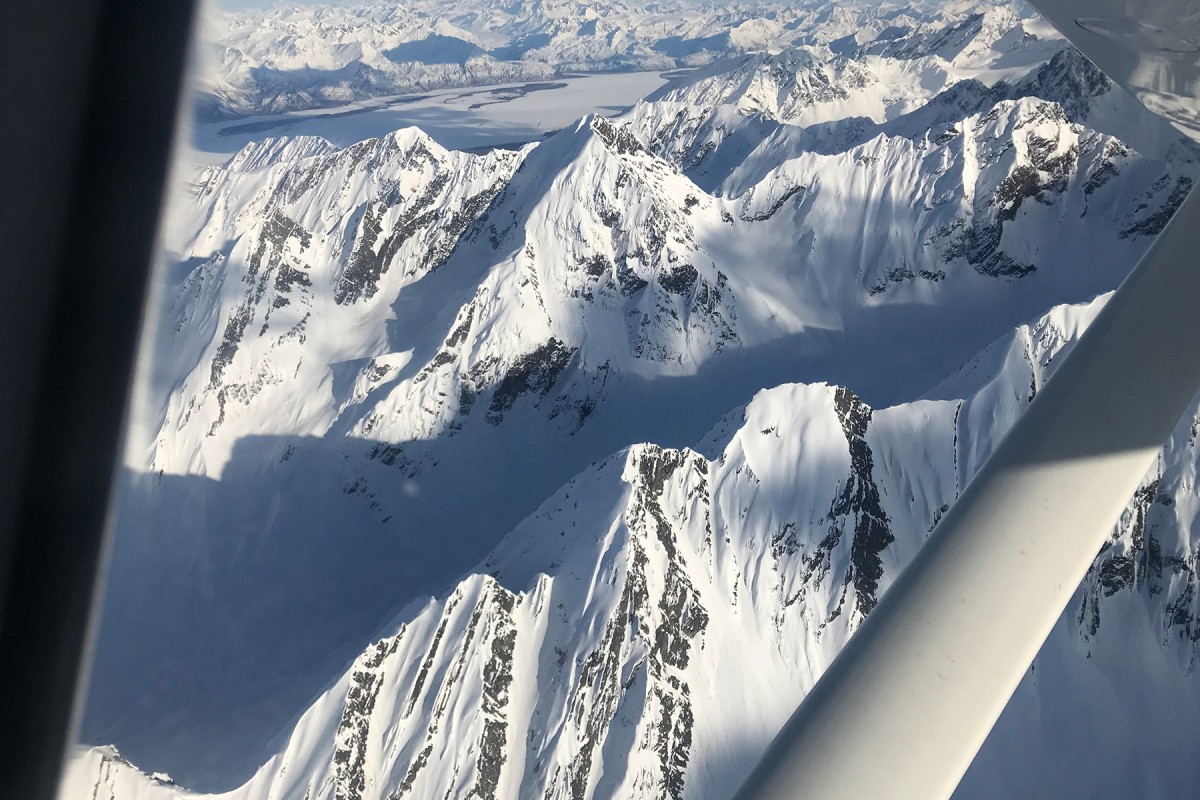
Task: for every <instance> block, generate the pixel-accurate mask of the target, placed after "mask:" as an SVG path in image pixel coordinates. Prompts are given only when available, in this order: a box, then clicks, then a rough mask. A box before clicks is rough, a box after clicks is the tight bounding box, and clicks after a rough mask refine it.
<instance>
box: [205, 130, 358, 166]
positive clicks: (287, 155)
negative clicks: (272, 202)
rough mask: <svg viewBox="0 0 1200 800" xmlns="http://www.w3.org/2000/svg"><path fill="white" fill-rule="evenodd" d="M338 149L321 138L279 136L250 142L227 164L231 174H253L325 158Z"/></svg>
mask: <svg viewBox="0 0 1200 800" xmlns="http://www.w3.org/2000/svg"><path fill="white" fill-rule="evenodd" d="M335 150H337V148H336V147H335V146H334V145H333V144H331V143H330V142H329V141H327V140H326V139H323V138H321V137H320V136H278V137H274V138H269V139H261V140H259V141H256V142H250V143H249V144H247V145H246V146H245V147H243V148H242V149H241V150H239V151H237V152H236V153H234V154H233V156H232V157H231V158H230V159H229V160H228V161H227V162H225V165H224V169H226V170H228V171H229V172H253V171H255V170H259V169H265V168H267V167H270V166H274V165H275V164H282V163H286V162H289V161H299V160H300V159H302V158H309V157H311V156H323V155H327V154H329V153H332V152H334V151H335Z"/></svg>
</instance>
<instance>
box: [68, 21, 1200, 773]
mask: <svg viewBox="0 0 1200 800" xmlns="http://www.w3.org/2000/svg"><path fill="white" fill-rule="evenodd" d="M1024 24H1025V23H1022V25H1024ZM796 30H797V32H799V29H796ZM981 30H982V28H981ZM805 35H808V34H805ZM897 36H898V35H897ZM893 38H897V37H893ZM1001 38H1003V37H1001ZM480 41H483V40H482V39H481V40H480ZM484 44H486V42H484ZM481 46H482V45H481ZM487 46H492V45H487ZM803 52H804V53H807V54H809V55H812V54H814V53H818V52H820V53H823V52H824V51H821V50H820V45H819V43H817V44H814V45H812V46H809V48H808V49H807V50H805V51H803ZM789 57H790V56H789ZM825 57H826V56H824V55H821V58H825ZM786 58H788V57H781V59H780V63H789V62H787V60H786ZM870 58H875V59H877V60H878V61H879V62H880V63H882V62H883V59H882V57H876V56H871V57H870ZM1038 58H1041V56H1040V55H1039V56H1038ZM1048 58H1049V60H1048V61H1046V65H1045V67H1044V68H1043V67H1038V66H1037V64H1035V65H1034V66H1033V67H1030V69H1032V70H1033V72H1024V73H1021V77H1018V78H1015V79H1013V80H1014V81H1016V82H1017V83H1014V84H1011V85H1017V84H1018V83H1019V82H1021V81H1025V80H1028V81H1029V83H1028V84H1027V91H1025V93H1024V94H1022V95H1021V96H1018V97H1014V96H1010V95H1009V94H1007V93H1005V94H1003V95H1002V96H1001V95H995V96H993V95H992V94H991V91H992V90H991V89H988V88H987V86H986V85H985V84H983V82H982V81H979V82H977V83H967V82H963V81H960V82H959V83H958V84H955V85H953V86H951V88H950V89H949V90H946V91H947V92H953V91H954V90H955V87H956V86H957V87H961V88H960V89H959V91H960V92H961V96H960V97H959V100H961V102H959V101H958V100H955V99H954V98H953V97H951V96H950V95H948V94H946V93H945V92H943V93H942V94H940V95H939V94H937V92H939V91H941V89H940V88H938V87H939V86H940V84H938V85H932V86H930V87H927V88H923V89H921V91H922V92H924V94H923V95H921V97H922V98H923V99H921V100H920V103H919V104H918V103H917V100H916V99H914V100H913V104H914V106H915V107H914V110H913V111H911V112H909V113H907V114H904V115H900V116H897V117H895V118H894V119H891V120H887V119H885V120H884V121H882V122H880V123H878V124H879V125H880V126H881V130H880V131H877V132H876V133H875V134H873V135H872V136H870V137H868V138H866V139H865V140H863V141H861V142H858V143H855V144H853V145H850V146H845V147H836V148H816V149H814V148H809V147H800V146H796V145H795V142H796V141H801V140H803V137H804V136H805V135H807V134H805V133H804V131H812V130H814V128H815V127H818V126H809V127H808V128H806V129H803V131H801V129H799V128H798V127H797V126H787V125H780V124H779V123H777V122H773V121H770V120H765V119H764V118H763V117H762V116H745V115H743V114H742V113H740V112H739V111H738V110H737V109H738V100H737V98H738V96H739V95H738V94H737V92H736V91H734V92H730V93H723V94H721V98H722V102H721V104H720V105H718V107H717V114H718V115H720V118H721V119H722V120H728V121H729V122H730V125H731V127H736V128H737V131H736V133H737V136H736V137H735V138H738V137H740V140H741V141H742V142H743V143H744V144H746V145H748V147H747V148H746V149H745V151H744V152H742V151H737V152H736V153H735V151H733V150H729V149H723V150H721V151H720V152H719V153H715V154H713V155H711V156H709V159H710V160H713V161H721V162H722V163H723V164H724V165H725V166H724V167H723V168H722V169H723V170H724V171H725V173H726V174H725V175H724V176H723V177H722V178H721V180H720V181H719V182H717V181H714V178H713V176H715V175H717V174H718V172H720V170H717V169H715V168H714V169H713V170H712V171H710V172H709V173H705V171H704V168H707V167H704V168H700V169H695V168H692V167H690V166H687V165H686V164H685V165H684V168H683V169H682V170H681V169H680V162H679V161H678V160H676V155H675V154H674V153H675V151H674V150H672V149H671V148H665V149H662V148H659V147H658V146H652V147H648V146H646V144H645V143H649V142H651V141H652V140H651V139H649V138H642V136H643V133H644V131H645V130H646V128H645V127H644V126H642V124H641V122H639V120H641V119H643V118H642V117H638V116H636V115H635V116H634V117H633V118H632V119H631V121H630V122H629V123H625V122H622V121H619V120H618V121H610V120H605V119H602V118H598V117H595V118H588V119H586V120H584V121H582V122H581V123H579V124H578V125H576V126H572V127H571V128H570V129H567V130H564V131H562V132H560V133H559V134H558V135H557V136H555V137H552V138H550V139H548V140H546V141H544V142H542V143H539V144H538V145H536V146H530V147H526V148H525V149H523V150H522V151H520V152H517V153H505V152H501V151H495V152H492V153H490V154H487V155H482V156H480V155H470V154H465V153H458V152H453V151H447V150H444V149H442V148H440V147H438V146H437V145H436V144H435V143H433V142H432V141H430V140H429V139H428V138H427V137H425V136H424V135H422V134H420V133H419V132H417V131H415V130H404V131H399V132H397V133H395V134H392V135H390V136H388V137H384V138H382V139H377V140H371V141H368V142H364V143H361V144H359V145H355V146H353V147H349V148H345V149H342V150H336V149H333V148H332V147H330V146H329V145H328V144H327V143H324V142H322V141H320V140H316V139H312V138H293V139H282V140H268V141H264V142H262V143H259V144H257V145H255V146H251V147H249V148H247V149H246V150H244V151H243V152H242V153H240V154H238V156H236V157H235V158H234V159H233V160H232V162H231V163H230V164H229V165H226V166H225V167H223V168H213V169H209V170H207V171H206V172H204V173H203V174H202V175H201V176H200V178H199V180H198V181H197V184H196V195H195V197H194V198H193V199H192V200H190V201H189V211H188V213H187V214H186V215H185V216H186V217H187V219H184V220H182V221H180V223H179V225H178V226H177V228H178V229H179V230H181V231H182V232H183V233H182V235H181V237H180V239H179V243H178V264H177V265H176V266H175V267H174V268H173V271H172V275H171V281H170V283H171V287H170V292H169V297H168V303H167V308H166V313H165V314H164V317H163V319H162V323H161V335H160V340H161V341H162V342H163V345H162V350H161V352H160V354H159V360H158V368H157V371H156V382H155V387H154V394H153V397H152V400H151V402H149V403H148V404H147V412H146V414H145V418H144V419H143V420H141V422H142V423H144V424H143V425H142V426H141V427H142V430H143V431H144V434H145V435H144V437H143V439H142V440H141V442H140V445H138V446H135V447H134V448H132V449H131V451H130V457H129V463H130V470H131V471H130V474H129V476H128V480H127V481H126V485H125V486H124V487H123V494H122V512H121V516H120V520H119V522H118V527H119V532H118V537H117V543H116V558H115V561H114V567H113V570H114V573H113V574H114V578H113V580H112V582H111V583H110V594H109V596H108V599H107V604H106V612H105V619H104V631H105V632H104V633H103V634H102V637H101V640H100V644H99V649H98V653H97V661H96V676H97V677H96V679H95V684H94V685H95V690H94V692H93V695H92V700H91V705H90V710H89V713H88V716H87V718H86V720H85V727H84V731H85V736H86V737H87V740H88V741H90V742H94V743H103V742H116V743H117V744H118V746H119V747H120V748H121V750H122V751H123V752H125V753H126V754H127V755H128V756H129V757H130V758H132V759H133V760H134V761H135V762H137V763H139V764H143V765H145V766H148V767H151V768H153V769H166V770H167V771H169V772H171V773H172V774H175V775H177V776H178V777H180V779H181V780H184V781H185V782H186V783H188V784H190V785H194V786H197V787H203V788H206V789H214V788H229V787H232V786H235V785H239V784H241V783H243V782H244V781H245V779H246V778H247V777H248V776H249V775H250V773H251V772H252V771H253V769H255V768H256V767H257V766H258V765H259V764H260V763H261V762H262V760H264V759H265V758H266V757H268V756H269V755H270V754H271V753H273V752H274V751H275V748H274V744H272V743H270V742H269V739H270V736H271V735H272V734H274V733H275V732H277V731H280V730H284V729H286V728H287V727H288V724H289V722H291V721H294V717H295V714H296V712H297V710H298V709H300V708H302V707H304V705H305V704H306V703H307V702H309V701H310V700H311V698H312V697H313V696H315V695H316V694H318V693H319V692H320V691H321V690H322V689H323V688H324V687H325V685H326V683H327V682H328V678H329V676H330V675H332V674H335V673H337V672H338V671H339V670H340V669H341V668H342V666H344V664H345V663H348V661H349V660H351V659H352V658H353V657H354V655H355V654H356V653H358V652H359V651H361V650H362V648H363V647H364V646H365V645H366V643H367V642H368V641H369V639H370V637H372V636H373V635H374V634H375V633H376V632H377V631H378V629H379V625H380V623H381V621H382V620H384V619H388V618H390V617H391V616H393V615H394V614H395V613H396V612H397V611H399V610H400V609H401V608H403V607H404V606H406V605H407V604H408V603H409V602H410V601H411V600H413V599H414V598H416V597H420V596H424V595H438V596H443V595H444V594H445V591H446V589H447V587H450V586H453V585H454V584H455V583H456V581H458V579H459V578H460V577H461V576H462V575H463V574H464V573H465V572H466V571H468V570H469V569H470V568H471V567H472V566H473V565H475V564H477V563H479V562H480V561H481V560H482V559H484V558H485V557H486V556H487V554H488V553H489V552H490V551H491V550H492V549H493V548H494V547H495V545H496V544H497V542H498V541H499V540H500V539H501V538H502V537H503V536H504V535H505V534H506V533H507V532H508V531H509V530H511V529H512V528H513V527H514V526H515V525H517V524H518V523H519V522H520V521H521V520H522V519H523V518H525V517H526V516H527V515H528V514H529V512H530V511H531V510H532V509H534V508H535V507H537V505H538V504H539V503H540V502H541V501H542V500H544V498H545V497H546V496H548V495H550V494H551V493H553V492H554V490H555V488H556V487H558V486H560V485H561V484H562V482H563V480H564V479H565V478H566V476H569V475H573V474H577V473H579V472H580V471H581V470H584V469H585V468H587V466H588V465H589V464H591V463H593V462H595V461H598V460H600V459H602V458H604V457H605V456H606V455H607V454H610V453H612V452H614V451H616V450H618V449H620V448H622V447H626V446H628V445H630V444H631V443H634V442H657V443H659V444H660V445H661V446H663V447H674V448H682V447H685V446H687V445H689V444H692V443H694V442H696V441H697V440H698V439H699V438H700V437H701V436H702V435H703V432H704V431H705V430H706V429H707V428H708V427H709V426H710V425H711V424H712V421H713V420H714V419H716V418H717V417H719V416H720V415H721V414H722V413H724V412H725V411H726V410H727V409H728V408H730V407H733V406H735V405H738V404H740V403H744V402H745V400H746V398H747V397H749V396H751V395H753V394H754V392H756V391H758V390H759V389H762V388H764V387H771V386H776V385H779V384H783V383H788V382H793V381H804V382H810V383H815V382H820V381H828V382H836V383H839V384H843V385H847V386H851V387H853V389H854V391H855V392H856V393H857V394H858V396H860V397H862V398H864V400H865V401H866V402H870V403H873V404H875V405H877V406H883V405H889V404H893V403H895V402H897V401H908V400H912V399H913V398H914V397H917V396H919V395H921V394H922V393H924V392H925V391H926V390H927V389H928V388H929V386H931V385H932V384H933V383H934V382H936V380H938V379H940V378H941V377H942V376H944V375H945V374H946V373H947V372H948V371H950V370H951V369H953V368H954V366H956V365H957V364H959V363H961V362H962V361H964V360H966V359H968V358H970V357H971V356H972V355H973V354H974V353H975V352H976V351H977V350H978V349H979V348H980V347H982V346H983V345H985V344H986V343H987V342H988V341H990V340H991V339H992V338H994V337H995V336H996V335H997V334H998V333H1000V332H1002V331H1004V330H1005V329H1009V328H1011V327H1012V326H1013V325H1015V324H1017V323H1019V322H1020V321H1021V320H1022V319H1026V318H1029V317H1031V316H1036V315H1037V314H1040V313H1042V312H1043V311H1044V310H1045V309H1046V307H1047V306H1048V305H1049V304H1051V303H1054V302H1060V301H1079V300H1082V299H1087V298H1090V297H1092V296H1093V295H1094V294H1095V293H1097V292H1100V291H1105V290H1108V289H1111V288H1112V287H1113V286H1115V285H1116V284H1117V282H1118V281H1119V280H1120V278H1121V277H1122V276H1123V275H1124V274H1125V273H1126V272H1127V270H1128V269H1129V268H1130V266H1131V265H1132V264H1133V263H1134V261H1135V260H1136V258H1137V257H1138V256H1139V255H1140V253H1141V252H1142V251H1143V250H1144V248H1145V247H1146V246H1147V245H1148V243H1149V241H1150V237H1151V234H1153V233H1154V232H1155V231H1156V230H1157V229H1159V228H1160V227H1161V225H1162V224H1164V222H1165V219H1166V217H1167V216H1168V215H1169V213H1170V211H1171V210H1172V209H1173V207H1174V206H1173V204H1175V203H1177V202H1178V199H1179V197H1181V193H1182V191H1183V190H1184V187H1185V186H1186V185H1187V184H1186V181H1187V180H1190V179H1192V178H1193V177H1194V164H1192V163H1191V162H1190V161H1189V160H1188V157H1189V154H1188V153H1187V152H1186V151H1182V150H1179V149H1178V148H1175V149H1172V148H1170V147H1166V148H1163V149H1162V151H1161V152H1159V151H1155V152H1152V153H1150V154H1145V153H1142V152H1140V151H1139V150H1138V149H1137V148H1134V147H1130V146H1129V145H1128V143H1127V142H1124V141H1123V140H1121V139H1120V137H1119V136H1116V137H1115V138H1114V134H1112V133H1111V132H1099V131H1097V130H1095V129H1093V128H1090V127H1089V125H1090V120H1091V119H1092V118H1093V116H1094V115H1096V114H1098V112H1097V111H1096V109H1097V108H1099V107H1100V106H1101V105H1103V104H1104V103H1107V102H1109V98H1110V97H1111V93H1104V92H1100V93H1099V94H1096V91H1097V90H1098V87H1097V86H1096V85H1094V83H1090V82H1089V81H1088V80H1087V77H1088V75H1087V73H1086V72H1079V71H1078V70H1076V69H1075V68H1074V67H1072V63H1071V62H1070V61H1069V60H1067V59H1068V57H1066V56H1064V57H1063V58H1062V59H1058V58H1055V57H1048ZM892 61H899V60H898V59H892ZM734 63H735V64H736V62H734ZM792 63H795V64H797V69H800V68H801V67H800V66H799V63H800V62H792ZM821 63H823V62H820V61H819V59H818V60H816V61H806V62H804V65H803V69H805V70H810V71H811V70H814V69H815V70H821V69H824V67H822V66H821ZM847 63H849V62H847ZM862 63H867V62H862ZM906 63H908V62H906ZM1038 63H1041V62H1038ZM1078 66H1079V65H1078V64H1076V65H1075V67H1078ZM731 69H736V67H731ZM709 74H710V77H711V76H712V75H713V74H715V73H709ZM806 74H807V73H806ZM1051 77H1053V79H1050V78H1051ZM738 80H740V79H738ZM805 80H809V78H805ZM1005 80H1006V81H1007V80H1008V78H1006V79H1005ZM730 82H731V83H733V84H734V85H736V86H740V85H741V84H740V83H738V82H737V80H735V79H734V78H731V79H730ZM807 85H809V86H812V85H813V84H812V81H811V80H809V83H808V84H807ZM997 85H998V84H996V83H994V84H992V87H993V88H994V87H995V86H997ZM1021 85H1025V84H1021ZM1006 91H1007V90H1006ZM1038 92H1042V93H1044V94H1047V95H1050V99H1049V100H1046V99H1040V98H1038V97H1037V93H1038ZM915 97H916V96H915V95H914V98H915ZM939 98H940V99H939ZM1106 107H1108V106H1106ZM1111 107H1112V108H1114V109H1119V106H1118V105H1116V104H1113V105H1112V106H1111ZM1064 109H1071V110H1070V112H1069V113H1068V111H1064ZM1085 112H1086V113H1087V115H1088V116H1087V118H1086V119H1084V118H1083V116H1082V115H1083V114H1084V113H1085ZM638 113H639V114H641V113H644V114H645V115H646V116H645V118H644V119H646V120H663V119H667V118H668V116H669V115H670V114H674V113H675V109H674V108H672V106H671V104H670V101H667V100H659V101H654V102H651V103H647V104H645V105H644V106H642V107H641V109H639V111H638ZM1114 114H1115V116H1114V119H1117V118H1119V117H1120V114H1116V113H1115V112H1114ZM1073 115H1074V116H1073ZM835 122H836V121H835ZM872 124H876V123H872ZM1139 125H1140V123H1139V122H1138V121H1137V119H1136V118H1135V119H1133V121H1132V122H1130V121H1126V122H1125V123H1124V127H1123V128H1121V130H1139V129H1140V128H1139ZM951 129H953V130H954V133H953V134H950V130H951ZM796 131H801V133H800V136H799V139H797V138H795V137H796ZM947 134H949V135H947ZM755 136H760V138H762V139H764V140H765V141H764V142H763V143H762V147H759V146H758V143H757V142H756V141H755V139H754V137H755ZM683 138H686V137H683ZM681 141H682V138H681ZM747 154H748V155H747ZM664 156H665V158H664ZM705 163H706V164H707V161H706V162H705ZM914 201H915V202H914ZM1031 268H1032V269H1031ZM947 331H953V332H954V333H953V335H947V333H946V332H947ZM166 542H169V543H170V544H169V546H165V545H164V543H166ZM264 586H268V587H270V591H263V587H264ZM180 619H185V620H189V623H188V625H186V626H181V625H180V624H179V620H180ZM278 744H279V745H280V746H282V744H283V743H282V742H279V743H278Z"/></svg>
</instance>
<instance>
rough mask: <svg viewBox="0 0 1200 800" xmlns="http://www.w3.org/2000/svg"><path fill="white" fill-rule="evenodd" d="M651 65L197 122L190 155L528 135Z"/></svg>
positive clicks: (215, 158)
mask: <svg viewBox="0 0 1200 800" xmlns="http://www.w3.org/2000/svg"><path fill="white" fill-rule="evenodd" d="M667 79H668V78H667V76H664V74H663V73H661V72H658V71H654V72H626V73H603V74H591V75H582V76H574V77H566V78H561V79H556V80H549V81H541V82H536V83H508V84H500V85H496V86H474V87H470V88H460V89H442V90H438V91H433V92H425V93H421V94H413V95H403V96H397V97H381V98H375V99H372V100H364V101H361V102H358V103H353V104H351V105H346V106H338V107H336V108H330V109H314V110H309V111H298V112H293V113H290V114H272V115H269V116H261V117H247V118H244V119H237V120H225V121H222V122H213V123H202V124H199V125H197V126H196V127H195V130H194V133H193V135H192V148H191V150H192V152H191V153H190V154H189V155H190V157H191V160H193V161H195V162H196V163H200V164H211V163H219V162H221V161H224V160H225V159H226V158H228V157H229V156H230V155H231V154H233V153H235V152H237V151H238V150H239V149H241V147H243V146H244V145H245V144H247V143H248V142H252V141H256V140H261V139H264V138H266V137H269V136H280V135H285V134H287V135H296V134H308V135H313V136H322V137H324V138H325V139H328V140H329V141H330V142H332V143H334V144H336V145H339V146H345V145H349V144H353V143H354V142H358V141H362V140H363V139H369V138H372V137H375V136H382V135H384V134H386V133H389V132H391V131H394V130H396V129H397V128H403V127H407V126H409V125H416V126H417V127H419V128H421V129H422V130H423V131H425V132H426V133H428V134H429V135H430V136H432V137H433V138H434V139H436V140H437V141H438V142H439V143H440V144H441V145H443V146H444V147H448V148H451V149H455V150H470V149H476V148H486V147H494V146H497V145H513V144H519V143H524V142H531V141H535V140H538V139H541V138H543V137H544V136H546V135H547V134H549V133H551V132H553V131H555V130H558V129H559V128H562V127H563V126H565V125H568V124H570V123H571V122H574V121H575V120H577V119H578V118H580V117H582V116H584V115H585V114H590V113H599V114H605V115H611V114H615V113H618V112H620V111H623V110H625V109H626V108H628V107H629V106H631V105H633V104H634V103H635V102H637V101H638V100H639V99H640V98H642V97H645V96H646V95H647V94H650V93H651V92H653V91H654V90H655V89H658V88H659V87H660V86H662V85H663V84H665V83H666V82H667Z"/></svg>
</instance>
